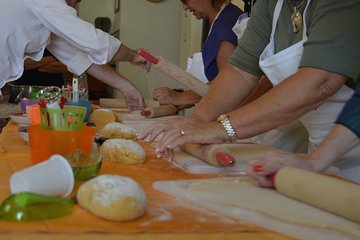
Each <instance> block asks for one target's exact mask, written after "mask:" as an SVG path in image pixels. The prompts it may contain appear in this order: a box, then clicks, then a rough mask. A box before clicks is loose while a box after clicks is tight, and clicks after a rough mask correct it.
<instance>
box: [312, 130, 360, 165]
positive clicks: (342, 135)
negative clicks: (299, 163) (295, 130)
mask: <svg viewBox="0 0 360 240" xmlns="http://www.w3.org/2000/svg"><path fill="white" fill-rule="evenodd" d="M358 143H359V138H358V137H357V136H356V135H355V134H354V133H353V132H352V131H351V130H349V129H348V128H347V127H345V126H343V125H340V124H336V125H335V126H334V128H333V129H332V130H331V132H330V133H329V134H328V135H327V136H326V137H325V139H324V140H323V141H322V142H321V144H320V146H319V147H318V148H317V149H315V151H313V152H311V153H310V154H308V155H307V156H306V159H307V160H308V161H309V163H310V164H311V165H312V167H313V169H314V171H316V172H322V171H324V170H326V169H327V168H328V167H329V166H330V165H331V164H332V163H334V162H336V161H337V160H339V159H340V158H341V157H342V156H343V155H345V154H346V153H347V152H348V151H349V150H351V149H352V148H353V147H354V146H356V145H357V144H358Z"/></svg>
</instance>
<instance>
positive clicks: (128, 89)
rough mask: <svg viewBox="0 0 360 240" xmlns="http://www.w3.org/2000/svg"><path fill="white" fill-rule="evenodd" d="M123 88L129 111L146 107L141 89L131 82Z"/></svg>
mask: <svg viewBox="0 0 360 240" xmlns="http://www.w3.org/2000/svg"><path fill="white" fill-rule="evenodd" d="M126 83H127V84H126V85H125V86H124V87H123V88H122V89H121V93H122V95H123V96H124V98H125V102H126V105H127V107H128V109H129V111H130V112H131V111H134V110H142V109H144V108H145V103H144V99H143V97H142V96H141V93H140V92H139V90H138V89H137V88H136V87H135V86H134V85H132V84H131V83H130V82H126Z"/></svg>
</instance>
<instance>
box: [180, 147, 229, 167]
mask: <svg viewBox="0 0 360 240" xmlns="http://www.w3.org/2000/svg"><path fill="white" fill-rule="evenodd" d="M181 149H182V150H184V151H185V152H187V153H189V154H190V155H192V156H194V157H197V158H199V159H201V160H203V161H204V162H207V163H208V164H210V165H212V166H214V167H233V166H234V165H235V161H236V160H235V158H234V157H233V156H232V155H231V154H230V151H229V150H228V149H227V147H226V146H225V145H221V144H185V145H184V146H182V147H181Z"/></svg>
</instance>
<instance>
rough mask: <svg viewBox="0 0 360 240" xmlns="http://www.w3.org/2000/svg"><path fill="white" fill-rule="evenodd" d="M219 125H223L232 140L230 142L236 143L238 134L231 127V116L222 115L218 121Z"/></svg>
mask: <svg viewBox="0 0 360 240" xmlns="http://www.w3.org/2000/svg"><path fill="white" fill-rule="evenodd" d="M216 121H217V122H218V123H221V125H222V126H223V127H224V129H225V131H226V134H227V135H228V137H229V138H230V141H234V140H235V139H236V133H235V130H234V128H233V126H232V125H231V122H230V119H229V115H228V114H222V115H220V116H219V117H218V118H217V120H216Z"/></svg>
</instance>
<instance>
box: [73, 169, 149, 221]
mask: <svg viewBox="0 0 360 240" xmlns="http://www.w3.org/2000/svg"><path fill="white" fill-rule="evenodd" d="M76 197H77V201H78V203H79V205H80V207H82V208H84V209H87V210H88V211H90V212H91V213H93V214H94V215H96V216H98V217H101V218H104V219H107V220H116V221H126V220H132V219H135V218H138V217H140V216H142V215H144V213H145V209H146V195H145V192H144V190H143V188H142V187H141V186H140V185H139V184H138V183H137V182H135V181H134V180H133V179H131V178H128V177H123V176H119V175H110V174H104V175H100V176H98V177H96V178H93V179H91V180H89V181H87V182H85V183H84V184H82V185H81V186H80V188H79V190H78V192H77V194H76Z"/></svg>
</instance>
